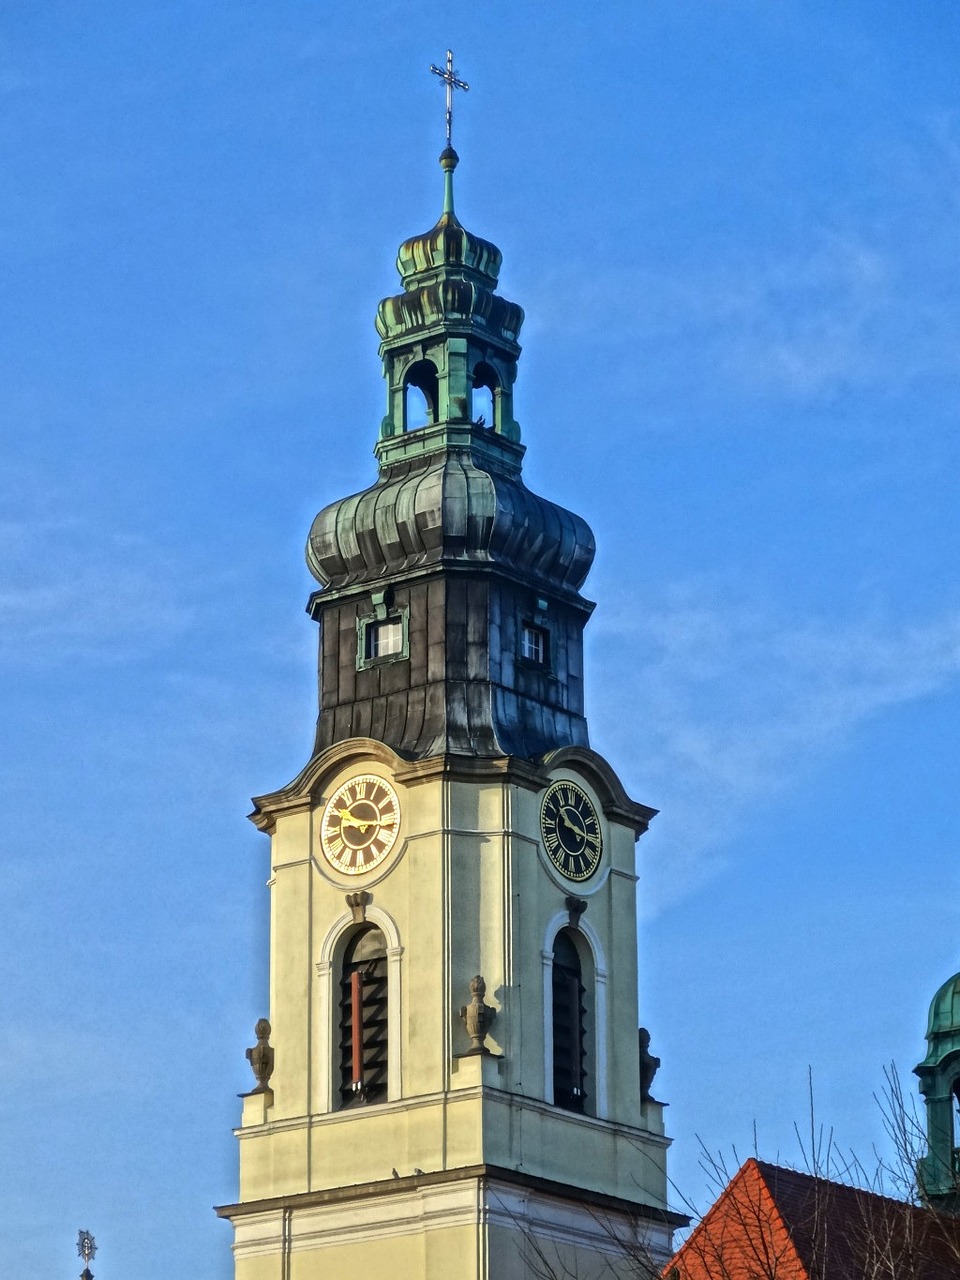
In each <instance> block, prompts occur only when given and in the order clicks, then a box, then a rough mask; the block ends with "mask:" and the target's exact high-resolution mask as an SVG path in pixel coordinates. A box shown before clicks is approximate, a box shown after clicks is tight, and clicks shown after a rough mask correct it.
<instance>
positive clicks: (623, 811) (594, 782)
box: [542, 747, 659, 838]
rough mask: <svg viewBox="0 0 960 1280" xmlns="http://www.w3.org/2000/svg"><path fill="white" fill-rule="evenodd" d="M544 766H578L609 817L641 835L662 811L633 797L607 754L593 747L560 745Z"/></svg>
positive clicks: (550, 753)
mask: <svg viewBox="0 0 960 1280" xmlns="http://www.w3.org/2000/svg"><path fill="white" fill-rule="evenodd" d="M542 763H543V767H544V768H545V769H549V770H551V771H553V770H554V769H560V768H568V769H575V770H576V771H577V772H578V773H580V774H582V776H583V777H584V778H585V779H586V780H587V781H588V782H589V783H590V785H591V786H592V787H593V789H594V791H595V792H596V793H597V797H598V799H599V800H600V804H601V805H602V807H603V812H604V813H605V814H606V816H607V817H608V818H610V819H612V820H613V821H615V822H622V823H624V824H625V825H626V826H630V827H633V830H634V832H635V833H636V835H637V837H638V838H639V837H640V836H642V835H643V833H644V831H646V829H647V827H648V826H649V825H650V822H651V820H652V819H653V818H655V817H656V816H657V813H658V812H659V810H657V809H651V808H650V806H649V805H646V804H640V802H639V801H637V800H631V799H630V797H629V796H628V795H627V793H626V791H625V790H624V786H623V783H622V782H621V781H620V779H619V778H618V777H617V775H616V774H615V773H614V771H613V769H612V768H611V767H610V765H609V764H607V762H606V760H604V758H603V756H601V755H598V753H597V752H596V751H591V749H590V748H589V747H559V748H558V749H557V750H556V751H550V752H548V754H547V755H545V756H544V757H543V760H542Z"/></svg>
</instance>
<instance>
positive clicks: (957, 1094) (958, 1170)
mask: <svg viewBox="0 0 960 1280" xmlns="http://www.w3.org/2000/svg"><path fill="white" fill-rule="evenodd" d="M914 1071H915V1072H916V1074H917V1075H918V1076H919V1077H920V1092H921V1093H922V1094H923V1099H924V1102H925V1103H926V1110H927V1154H926V1155H925V1156H924V1158H923V1159H922V1160H921V1161H920V1168H919V1176H920V1192H921V1195H922V1196H923V1199H924V1200H925V1201H926V1202H927V1203H928V1204H930V1205H932V1207H933V1208H935V1209H939V1210H941V1212H944V1213H956V1214H960V973H958V974H955V975H954V976H953V977H952V978H951V979H950V981H949V982H945V983H944V984H943V986H942V987H941V988H940V990H939V991H938V992H937V994H936V995H935V996H934V997H933V1002H932V1003H931V1005H930V1016H929V1018H928V1020H927V1056H926V1057H925V1058H924V1060H923V1061H922V1062H921V1063H920V1064H919V1066H916V1067H914Z"/></svg>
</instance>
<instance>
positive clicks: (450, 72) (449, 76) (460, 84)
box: [430, 49, 470, 151]
mask: <svg viewBox="0 0 960 1280" xmlns="http://www.w3.org/2000/svg"><path fill="white" fill-rule="evenodd" d="M430 70H431V71H432V72H433V74H434V75H435V76H439V77H440V79H441V80H442V81H443V83H444V84H445V85H446V88H447V150H448V151H452V150H453V91H454V89H463V91H464V92H466V91H467V90H468V89H469V88H470V86H469V85H468V84H467V82H466V81H465V80H459V79H458V78H457V73H456V71H454V69H453V50H452V49H448V50H447V65H446V67H438V66H437V65H436V63H431V64H430Z"/></svg>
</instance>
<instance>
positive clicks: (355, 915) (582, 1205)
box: [219, 145, 681, 1280]
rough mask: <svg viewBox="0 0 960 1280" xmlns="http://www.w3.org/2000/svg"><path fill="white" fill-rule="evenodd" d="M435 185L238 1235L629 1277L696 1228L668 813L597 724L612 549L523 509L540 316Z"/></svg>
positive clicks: (391, 362)
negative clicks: (670, 914)
mask: <svg viewBox="0 0 960 1280" xmlns="http://www.w3.org/2000/svg"><path fill="white" fill-rule="evenodd" d="M440 163H441V167H442V169H443V173H444V204H443V212H442V214H441V217H440V219H439V221H438V222H437V224H436V225H435V226H434V227H433V228H432V229H431V230H430V231H428V232H426V233H425V234H424V235H420V236H416V237H414V238H412V239H410V240H407V241H406V242H405V243H404V244H403V245H402V246H401V248H400V251H399V256H398V263H397V265H398V269H399V272H400V276H401V280H402V283H403V292H402V293H401V294H399V295H397V296H395V297H390V298H387V299H385V300H384V301H383V302H381V304H380V306H379V309H378V313H377V328H378V331H379V334H380V337H381V347H380V352H381V356H382V359H383V370H384V377H385V380H386V384H387V412H386V415H385V417H384V419H383V422H382V424H381V427H380V431H379V438H378V440H377V443H376V449H375V452H376V456H377V459H378V463H379V473H378V476H377V479H376V481H375V483H374V484H373V485H371V486H370V487H369V488H367V489H364V490H362V491H361V492H360V493H357V494H354V495H352V496H351V497H348V498H345V499H342V500H340V501H338V502H335V503H333V504H332V505H331V506H329V507H327V508H326V509H325V510H323V511H322V512H321V513H320V514H319V515H318V516H317V518H316V520H315V521H314V524H313V527H312V529H311V531H310V537H309V541H308V546H307V560H308V564H309V566H310V569H311V572H312V573H313V574H314V576H315V577H316V578H317V580H318V582H319V583H320V588H319V590H318V591H316V592H315V593H314V595H313V596H312V597H311V599H310V603H309V612H310V615H311V617H312V618H314V619H315V620H316V621H317V622H318V624H319V626H320V662H319V688H320V714H319V719H318V725H317V735H316V741H315V750H314V754H313V756H312V758H311V759H310V761H309V763H308V764H307V766H306V767H305V768H304V770H303V771H302V772H301V773H300V774H299V775H298V777H297V778H295V779H294V780H293V781H292V782H291V783H290V784H289V785H288V786H286V787H284V788H282V789H281V790H280V791H277V792H274V793H272V794H270V795H266V796H261V797H259V798H258V799H257V800H256V801H255V811H254V814H253V815H252V817H253V821H254V822H255V823H256V824H257V826H258V827H259V828H260V829H261V830H263V831H265V832H267V833H268V834H269V835H270V837H271V876H270V881H269V884H270V891H271V942H270V1024H266V1022H265V1021H264V1022H263V1023H261V1024H258V1045H257V1047H256V1048H255V1049H253V1050H251V1054H250V1056H251V1062H252V1064H253V1066H254V1070H255V1072H256V1074H257V1081H258V1085H257V1088H256V1090H254V1091H253V1092H252V1093H251V1094H249V1095H247V1097H246V1099H245V1102H244V1112H243V1123H242V1128H241V1129H240V1130H239V1135H238V1136H239V1139H240V1196H239V1200H238V1202H237V1203H236V1204H233V1205H228V1206H225V1207H223V1208H222V1209H220V1210H219V1212H220V1213H221V1214H222V1215H223V1216H225V1217H227V1218H229V1219H231V1221H232V1222H233V1224H234V1227H235V1232H236V1236H235V1256H236V1267H237V1275H238V1277H240V1278H241V1280H259V1278H260V1277H264V1278H265V1277H267V1276H270V1277H275V1276H277V1275H282V1276H307V1275H314V1274H317V1275H319V1274H327V1273H328V1270H329V1273H330V1274H334V1273H336V1274H349V1273H351V1272H352V1271H356V1272H357V1273H358V1274H359V1273H364V1274H367V1273H369V1272H370V1271H371V1269H373V1268H376V1267H389V1269H390V1271H391V1273H392V1274H393V1275H395V1276H398V1277H403V1278H406V1277H411V1278H412V1277H430V1278H432V1277H438V1278H439V1277H441V1276H442V1277H444V1280H446V1278H447V1277H449V1276H450V1275H451V1274H457V1275H466V1276H474V1277H478V1278H479V1277H481V1276H488V1275H495V1276H497V1277H498V1278H504V1277H507V1278H510V1277H518V1278H519V1277H521V1276H525V1275H530V1274H533V1272H531V1270H530V1259H531V1258H532V1257H534V1256H537V1255H539V1256H541V1257H545V1258H549V1259H552V1260H553V1261H554V1262H555V1264H556V1266H557V1267H558V1268H560V1269H561V1270H563V1269H565V1268H566V1269H568V1270H569V1273H570V1274H576V1275H578V1276H581V1277H588V1276H593V1275H600V1274H601V1273H605V1272H607V1271H608V1270H609V1268H610V1267H611V1266H612V1267H613V1269H614V1272H615V1273H622V1274H627V1273H628V1272H629V1270H630V1263H629V1262H628V1259H627V1256H626V1253H625V1250H630V1249H631V1248H633V1247H634V1246H635V1244H636V1242H637V1240H638V1238H642V1240H643V1242H644V1245H645V1247H649V1248H650V1249H651V1250H652V1251H653V1254H654V1255H655V1256H657V1257H661V1258H663V1259H665V1258H666V1257H667V1256H669V1247H670V1235H671V1228H672V1226H673V1225H674V1224H676V1223H677V1222H679V1221H681V1219H679V1218H677V1217H676V1216H674V1215H671V1214H670V1213H669V1212H668V1210H667V1203H666V1174H665V1157H666V1148H667V1145H668V1143H667V1139H666V1138H665V1136H664V1132H663V1123H662V1105H661V1104H660V1103H659V1102H657V1101H655V1100H654V1099H653V1098H652V1096H651V1095H650V1089H649V1084H650V1078H651V1074H652V1070H653V1069H655V1067H654V1065H653V1064H655V1062H656V1060H655V1059H654V1058H652V1056H651V1055H650V1054H649V1053H648V1052H647V1051H646V1044H644V1045H643V1053H642V1061H641V1044H640V1041H639V1040H638V1029H637V986H638V984H637V954H636V929H637V918H636V890H635V884H636V876H635V862H634V844H635V841H636V839H637V838H638V836H639V835H640V834H642V832H643V831H644V830H645V829H646V827H647V824H648V822H649V820H650V819H651V817H652V816H653V814H654V812H655V811H654V810H652V809H650V808H648V807H646V806H644V805H642V804H638V803H637V802H635V801H633V800H631V799H630V798H629V797H628V796H627V795H626V793H625V791H624V789H623V787H622V785H621V784H620V782H619V780H618V778H617V776H616V774H615V773H614V771H613V770H612V769H611V767H610V766H609V764H607V762H606V761H605V760H603V758H602V757H601V756H599V755H598V754H597V753H596V752H594V751H592V750H591V749H590V747H589V744H588V737H587V725H586V720H585V718H584V701H583V628H584V625H585V623H586V621H587V619H588V618H589V616H590V612H591V610H592V608H593V606H592V604H591V603H590V602H589V601H587V600H585V599H584V598H583V597H582V596H581V595H580V588H581V586H582V584H583V581H584V579H585V577H586V575H587V572H588V570H589V568H590V565H591V562H592V559H593V554H594V543H593V537H592V534H591V533H590V530H589V528H588V527H587V525H586V524H585V522H584V521H583V520H581V519H580V518H579V517H578V516H575V515H574V514H572V513H571V512H569V511H566V510H564V509H563V508H562V507H559V506H557V505H556V504H555V503H552V502H550V501H548V500H547V499H544V498H541V497H538V496H537V495H535V494H534V493H532V492H531V491H530V490H529V489H527V487H526V486H525V485H524V483H523V480H522V478H521V463H522V458H523V454H524V448H523V446H522V445H521V443H520V429H519V426H518V424H517V422H516V420H515V418H514V414H513V402H512V388H513V383H514V379H515V377H516V370H517V358H518V356H519V353H520V347H519V344H518V335H519V331H520V326H521V323H522V320H523V312H522V310H521V309H520V307H519V306H517V305H516V304H515V303H512V302H509V301H507V300H506V299H504V298H501V297H500V296H499V295H497V294H496V292H495V290H496V285H497V278H498V272H499V267H500V261H501V255H500V252H499V250H498V249H497V248H496V247H495V246H494V245H493V244H491V243H490V242H489V241H486V240H482V239H480V238H479V237H477V236H474V235H472V234H471V233H470V232H468V231H466V230H465V229H464V228H463V226H462V225H461V224H460V222H459V221H458V219H457V216H456V214H455V212H454V200H453V175H454V170H455V168H456V165H457V155H456V153H455V152H454V151H453V149H452V147H451V146H449V145H448V146H447V148H446V149H445V150H444V152H443V154H442V155H441V157H440ZM481 396H482V397H483V400H484V405H485V411H484V412H483V414H482V415H481V413H479V412H478V400H479V398H480V397H481ZM415 400H416V401H417V402H418V403H421V404H422V408H423V412H422V416H421V417H417V418H415V417H414V413H413V405H414V401H415ZM268 1037H269V1040H268Z"/></svg>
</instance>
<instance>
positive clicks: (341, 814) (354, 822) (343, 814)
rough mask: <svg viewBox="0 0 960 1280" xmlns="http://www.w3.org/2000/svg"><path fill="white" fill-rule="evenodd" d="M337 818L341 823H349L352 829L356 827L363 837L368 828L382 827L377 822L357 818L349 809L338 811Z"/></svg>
mask: <svg viewBox="0 0 960 1280" xmlns="http://www.w3.org/2000/svg"><path fill="white" fill-rule="evenodd" d="M337 816H338V818H339V819H340V821H341V822H349V823H350V825H351V827H356V828H357V830H358V831H359V832H360V834H361V835H363V833H364V831H366V829H367V827H376V826H379V825H380V824H379V823H378V822H377V821H376V820H374V821H372V822H371V821H370V820H369V819H364V818H355V817H354V816H353V814H352V813H351V812H350V810H349V809H338V810H337Z"/></svg>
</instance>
